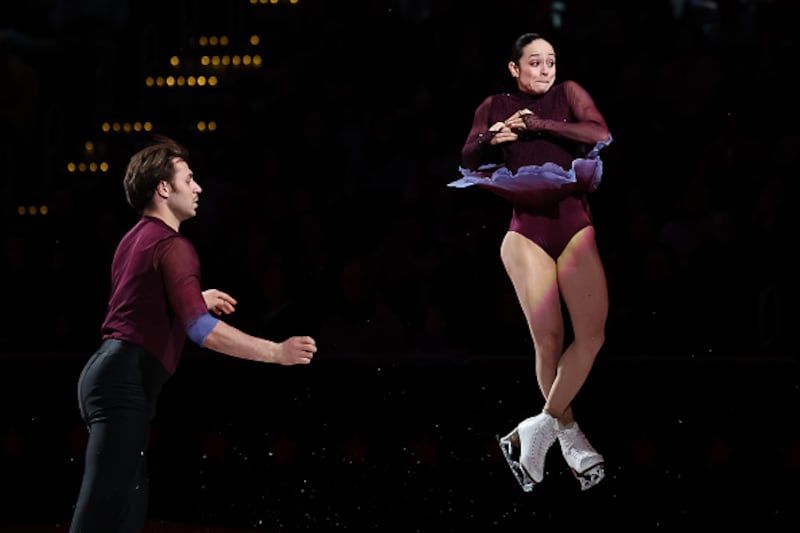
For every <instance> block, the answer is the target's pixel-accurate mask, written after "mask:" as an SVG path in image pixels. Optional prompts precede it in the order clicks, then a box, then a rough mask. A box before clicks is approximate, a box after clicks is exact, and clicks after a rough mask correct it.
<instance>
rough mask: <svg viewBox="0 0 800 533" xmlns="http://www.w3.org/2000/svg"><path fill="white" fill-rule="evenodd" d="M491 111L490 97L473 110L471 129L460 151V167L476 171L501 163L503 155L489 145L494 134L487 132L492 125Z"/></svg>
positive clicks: (495, 147)
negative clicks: (488, 165)
mask: <svg viewBox="0 0 800 533" xmlns="http://www.w3.org/2000/svg"><path fill="white" fill-rule="evenodd" d="M491 109H492V97H491V96H489V97H488V98H486V99H485V100H484V101H483V102H481V105H479V106H478V108H477V109H476V110H475V115H474V117H473V119H472V128H471V129H470V131H469V135H467V141H466V142H465V143H464V147H463V148H462V149H461V166H462V167H464V168H467V169H471V170H476V169H477V168H478V167H480V166H481V165H487V164H501V163H502V162H503V153H502V150H501V149H500V147H499V146H492V145H491V144H489V141H490V140H491V139H492V137H494V135H495V134H494V132H490V131H489V128H490V127H491V125H492V123H491V122H490V120H491V119H490V111H491Z"/></svg>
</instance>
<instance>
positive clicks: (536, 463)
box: [498, 413, 558, 492]
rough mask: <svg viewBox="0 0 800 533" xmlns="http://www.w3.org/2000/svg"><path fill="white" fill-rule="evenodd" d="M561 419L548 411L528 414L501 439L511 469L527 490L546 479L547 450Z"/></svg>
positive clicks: (500, 442)
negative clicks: (530, 415)
mask: <svg viewBox="0 0 800 533" xmlns="http://www.w3.org/2000/svg"><path fill="white" fill-rule="evenodd" d="M557 424H558V423H557V422H556V419H555V418H553V417H552V416H550V415H549V414H548V413H541V414H538V415H536V416H533V417H530V418H526V419H525V420H523V421H522V422H520V423H519V425H517V427H516V428H514V429H513V430H512V431H511V432H510V433H509V434H508V435H506V436H505V437H501V438H499V439H498V441H499V444H500V450H501V451H502V452H503V456H504V457H505V458H506V462H508V466H509V467H510V468H511V472H512V473H513V474H514V477H515V478H516V479H517V482H519V485H520V487H522V490H523V491H525V492H530V491H532V490H533V487H534V486H536V485H537V484H538V483H541V482H542V479H544V462H545V457H546V456H547V450H549V449H550V446H552V445H553V443H554V442H555V440H556V437H557V431H558V425H557Z"/></svg>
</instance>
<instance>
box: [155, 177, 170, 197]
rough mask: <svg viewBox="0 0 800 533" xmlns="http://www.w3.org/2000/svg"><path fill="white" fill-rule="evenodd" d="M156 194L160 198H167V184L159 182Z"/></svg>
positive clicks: (162, 181)
mask: <svg viewBox="0 0 800 533" xmlns="http://www.w3.org/2000/svg"><path fill="white" fill-rule="evenodd" d="M156 194H158V195H159V196H160V197H161V198H167V197H168V196H169V184H168V183H167V182H166V181H164V180H161V181H159V182H158V185H157V186H156Z"/></svg>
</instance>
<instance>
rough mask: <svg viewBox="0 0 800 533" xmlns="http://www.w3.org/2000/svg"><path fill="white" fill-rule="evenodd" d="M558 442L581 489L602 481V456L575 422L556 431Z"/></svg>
mask: <svg viewBox="0 0 800 533" xmlns="http://www.w3.org/2000/svg"><path fill="white" fill-rule="evenodd" d="M558 442H559V444H560V445H561V454H562V455H563V456H564V459H565V460H566V461H567V465H568V466H569V468H570V470H572V474H573V475H574V476H575V478H576V479H577V480H578V481H579V482H580V484H581V490H587V489H590V488H592V487H594V486H595V485H597V484H598V483H600V482H601V481H603V478H604V477H605V465H604V460H603V456H602V455H600V454H599V453H598V452H597V450H595V449H594V448H593V447H592V445H591V444H589V440H588V439H587V438H586V435H584V434H583V431H581V429H580V428H579V427H578V424H577V423H575V422H573V423H572V425H570V426H569V427H562V428H561V429H560V430H559V431H558Z"/></svg>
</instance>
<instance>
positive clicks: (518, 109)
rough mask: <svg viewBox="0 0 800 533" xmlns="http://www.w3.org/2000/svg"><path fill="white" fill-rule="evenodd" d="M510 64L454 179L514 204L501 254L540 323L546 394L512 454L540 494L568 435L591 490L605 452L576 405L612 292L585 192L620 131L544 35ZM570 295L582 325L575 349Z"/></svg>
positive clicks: (570, 453)
mask: <svg viewBox="0 0 800 533" xmlns="http://www.w3.org/2000/svg"><path fill="white" fill-rule="evenodd" d="M508 69H509V71H510V73H511V76H512V77H513V78H515V80H516V84H517V90H516V91H514V92H510V93H501V94H495V95H492V96H489V97H488V98H486V99H485V100H484V101H483V102H482V103H481V104H480V105H479V106H478V108H477V110H476V111H475V116H474V120H473V123H472V128H471V130H470V132H469V135H468V137H467V140H466V143H465V144H464V147H463V150H462V168H461V171H462V174H463V176H464V177H463V178H462V179H461V180H457V181H456V182H453V183H451V184H450V186H453V187H464V186H468V185H477V186H480V187H484V188H486V189H488V190H491V191H492V192H494V193H496V194H499V195H501V196H503V197H504V198H506V199H507V200H509V202H510V203H511V204H512V206H513V209H512V215H511V222H510V226H509V229H508V232H507V233H506V235H505V237H504V239H503V242H502V245H501V248H500V256H501V259H502V261H503V265H504V266H505V269H506V272H507V273H508V276H509V278H510V279H511V282H512V284H513V286H514V289H515V291H516V294H517V297H518V299H519V303H520V305H521V307H522V310H523V312H524V313H525V317H526V319H527V322H528V325H529V328H530V333H531V336H532V338H533V345H534V350H535V358H536V378H537V381H538V386H539V389H540V390H541V393H542V394H543V396H544V400H545V402H544V407H543V409H542V412H541V413H539V414H537V415H535V416H531V417H529V418H526V419H525V420H523V421H522V422H520V423H519V424H518V425H517V426H516V427H515V428H514V429H513V430H512V431H511V432H510V433H508V434H507V435H505V436H504V437H502V438H500V439H499V441H500V447H501V449H502V451H503V454H504V455H505V457H506V459H507V460H508V463H509V466H510V467H511V470H512V472H513V473H514V474H515V476H516V477H517V480H518V481H519V482H520V485H521V486H522V488H523V489H524V490H525V491H530V490H532V489H533V487H534V486H535V485H536V484H537V483H540V482H541V481H542V479H543V477H544V465H545V456H546V454H547V451H548V450H549V448H550V447H551V446H552V445H553V444H554V443H555V442H556V441H558V442H559V444H560V448H561V452H562V454H563V456H564V459H565V460H566V462H567V465H568V466H569V467H570V469H571V470H572V471H573V473H574V474H575V476H576V477H577V478H578V480H579V481H580V483H581V488H582V489H583V490H586V489H588V488H590V487H592V486H594V485H596V484H597V483H599V482H600V481H601V480H602V479H603V477H604V463H603V456H602V455H601V454H600V453H598V452H597V451H596V450H595V449H594V447H592V445H591V444H590V443H589V441H588V440H587V438H586V436H585V435H584V433H583V432H582V431H581V429H580V428H579V427H578V424H577V423H576V422H575V419H574V416H573V412H572V408H571V404H572V402H573V400H574V398H575V397H576V395H577V394H578V392H579V391H580V389H581V387H582V386H583V384H584V382H585V381H586V379H587V377H588V375H589V372H590V371H591V369H592V365H593V363H594V360H595V357H596V356H597V354H598V352H599V351H600V348H601V347H602V345H603V342H604V339H605V324H606V318H607V315H608V290H607V285H606V276H605V271H604V268H603V264H602V262H601V260H600V255H599V252H598V249H597V245H596V242H595V231H594V227H593V225H592V216H591V212H590V210H589V205H588V202H587V195H588V193H589V192H591V191H593V190H594V189H595V188H596V187H597V186H598V184H599V182H600V177H601V174H602V161H601V160H600V159H599V157H598V152H599V151H600V150H601V149H602V148H603V147H605V146H606V145H607V144H609V143H610V142H611V135H610V134H609V131H608V128H607V127H606V122H605V119H604V118H603V116H602V115H601V114H600V112H599V111H598V109H597V108H596V107H595V104H594V101H593V99H592V97H591V96H590V94H589V93H588V92H587V91H586V90H585V89H584V88H583V87H581V86H580V85H579V84H577V83H576V82H574V81H572V80H566V81H563V82H560V83H558V84H556V83H555V75H556V56H555V51H554V49H553V46H552V45H551V44H550V43H549V42H548V41H547V40H545V39H544V38H542V37H541V36H540V35H537V34H534V33H527V34H524V35H522V36H520V37H519V38H518V39H517V40H516V41H515V43H514V45H513V47H512V55H511V60H510V61H509V63H508ZM562 304H563V305H565V306H566V309H567V312H568V315H569V319H570V321H571V327H572V340H571V342H569V344H568V345H566V346H565V343H566V340H565V339H566V335H565V324H564V317H563V316H562Z"/></svg>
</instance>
